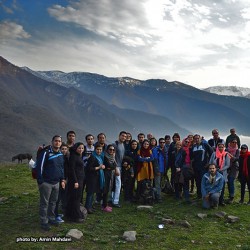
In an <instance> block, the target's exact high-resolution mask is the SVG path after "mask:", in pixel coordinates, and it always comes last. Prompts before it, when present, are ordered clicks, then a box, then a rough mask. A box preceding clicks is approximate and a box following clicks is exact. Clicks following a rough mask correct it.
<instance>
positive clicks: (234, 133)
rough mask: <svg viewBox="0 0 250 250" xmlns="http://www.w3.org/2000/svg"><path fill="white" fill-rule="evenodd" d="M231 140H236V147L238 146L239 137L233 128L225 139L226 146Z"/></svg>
mask: <svg viewBox="0 0 250 250" xmlns="http://www.w3.org/2000/svg"><path fill="white" fill-rule="evenodd" d="M232 140H236V141H237V145H238V148H240V137H239V136H238V135H237V134H236V130H235V128H231V129H230V135H229V136H228V137H227V139H226V145H225V146H226V148H227V147H228V144H229V142H231V141H232Z"/></svg>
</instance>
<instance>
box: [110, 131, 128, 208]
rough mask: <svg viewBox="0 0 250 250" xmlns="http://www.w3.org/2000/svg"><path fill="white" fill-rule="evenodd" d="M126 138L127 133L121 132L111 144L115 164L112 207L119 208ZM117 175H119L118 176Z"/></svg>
mask: <svg viewBox="0 0 250 250" xmlns="http://www.w3.org/2000/svg"><path fill="white" fill-rule="evenodd" d="M126 138H127V132H126V131H121V132H120V134H119V138H118V140H117V141H115V143H114V144H113V145H114V147H115V149H116V150H115V160H116V163H117V169H116V170H117V175H116V176H115V191H114V192H112V206H113V207H117V208H120V207H121V205H120V204H119V200H120V192H121V186H122V183H121V169H122V161H123V157H124V155H125V146H124V142H125V140H126ZM118 174H119V175H118Z"/></svg>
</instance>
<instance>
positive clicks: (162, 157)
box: [153, 138, 168, 202]
mask: <svg viewBox="0 0 250 250" xmlns="http://www.w3.org/2000/svg"><path fill="white" fill-rule="evenodd" d="M165 144H166V141H165V139H164V138H160V139H159V146H157V147H155V148H154V149H153V157H154V159H155V160H156V162H157V164H158V167H159V172H158V173H157V174H156V175H155V177H154V180H155V188H156V192H157V201H158V202H162V198H161V186H162V185H161V182H162V178H163V176H164V175H166V174H167V170H168V148H167V147H166V146H165Z"/></svg>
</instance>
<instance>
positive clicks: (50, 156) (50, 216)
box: [36, 135, 65, 231]
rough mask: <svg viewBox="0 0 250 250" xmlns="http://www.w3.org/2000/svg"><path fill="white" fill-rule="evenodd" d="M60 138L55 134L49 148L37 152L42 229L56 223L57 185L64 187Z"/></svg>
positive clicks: (48, 228) (47, 228) (46, 228)
mask: <svg viewBox="0 0 250 250" xmlns="http://www.w3.org/2000/svg"><path fill="white" fill-rule="evenodd" d="M61 145H62V138H61V136H59V135H55V136H54V137H53V138H52V143H51V146H50V147H49V148H47V147H46V149H45V150H41V152H40V153H39V156H38V159H37V163H36V170H37V183H38V188H39V192H40V208H39V215H40V222H41V228H42V229H43V230H46V231H48V230H50V225H58V222H57V221H56V220H55V213H54V211H55V206H56V201H57V198H58V193H59V185H60V182H61V186H62V188H65V180H64V156H63V154H62V153H61V152H60V147H61Z"/></svg>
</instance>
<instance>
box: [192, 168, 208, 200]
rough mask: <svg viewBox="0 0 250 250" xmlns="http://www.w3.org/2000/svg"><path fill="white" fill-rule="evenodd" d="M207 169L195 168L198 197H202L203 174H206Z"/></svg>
mask: <svg viewBox="0 0 250 250" xmlns="http://www.w3.org/2000/svg"><path fill="white" fill-rule="evenodd" d="M205 172H206V171H205V169H204V170H203V169H200V168H194V179H195V184H196V190H197V197H198V198H201V197H202V194H201V180H202V177H203V175H204V174H205Z"/></svg>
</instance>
